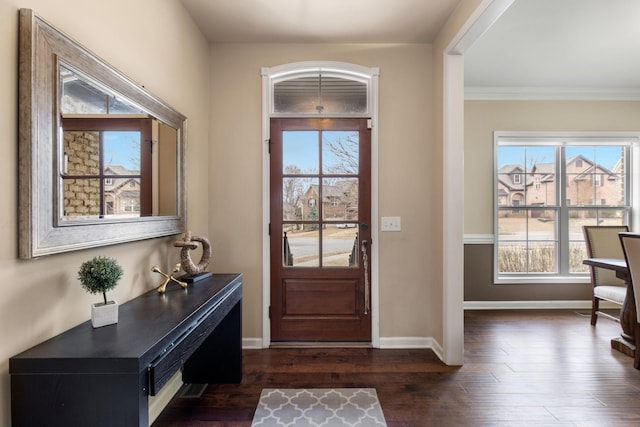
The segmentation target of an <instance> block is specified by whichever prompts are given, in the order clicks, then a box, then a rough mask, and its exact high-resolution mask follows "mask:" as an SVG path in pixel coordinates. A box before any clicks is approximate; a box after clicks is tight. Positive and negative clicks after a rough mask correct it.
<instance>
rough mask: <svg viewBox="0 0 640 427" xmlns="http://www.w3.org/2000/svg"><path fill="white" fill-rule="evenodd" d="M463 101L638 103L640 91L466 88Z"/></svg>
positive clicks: (554, 88) (498, 87) (633, 89)
mask: <svg viewBox="0 0 640 427" xmlns="http://www.w3.org/2000/svg"><path fill="white" fill-rule="evenodd" d="M464 99H465V101H511V100H520V101H640V89H638V88H627V89H625V88H621V89H598V88H569V87H557V88H556V87H524V86H523V87H506V86H505V87H501V86H466V87H465V88H464Z"/></svg>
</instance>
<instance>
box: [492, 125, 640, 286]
mask: <svg viewBox="0 0 640 427" xmlns="http://www.w3.org/2000/svg"><path fill="white" fill-rule="evenodd" d="M637 141H638V136H637V135H629V136H626V135H625V136H616V135H608V136H603V135H601V134H598V138H594V136H592V135H586V134H561V135H548V134H546V133H545V134H541V133H536V132H517V133H511V132H509V133H507V132H496V133H495V134H494V143H495V159H496V165H495V181H494V182H495V192H494V194H495V199H494V206H495V209H494V211H495V228H494V229H495V230H496V232H495V246H494V263H495V268H494V271H495V277H494V279H495V282H496V283H522V282H528V283H544V282H545V280H553V281H554V282H558V283H561V282H562V281H563V279H566V281H567V282H570V281H571V280H573V281H574V282H575V280H576V278H582V277H585V278H586V277H588V269H587V268H586V266H584V265H582V260H583V259H584V258H585V257H586V248H585V245H584V238H583V234H582V226H583V225H596V224H600V225H622V224H627V225H630V224H629V223H630V218H631V211H632V197H631V194H632V193H631V191H632V188H631V185H630V182H631V181H630V180H631V178H630V177H631V165H632V162H631V155H632V145H633V144H634V143H635V142H637ZM516 176H520V177H521V179H520V180H519V181H516V179H515V177H516ZM604 181H607V185H603V182H604Z"/></svg>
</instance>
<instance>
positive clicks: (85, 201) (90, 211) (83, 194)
mask: <svg viewBox="0 0 640 427" xmlns="http://www.w3.org/2000/svg"><path fill="white" fill-rule="evenodd" d="M62 192H63V200H64V213H63V216H65V217H80V216H82V217H88V216H91V217H97V216H98V215H100V180H99V179H63V180H62Z"/></svg>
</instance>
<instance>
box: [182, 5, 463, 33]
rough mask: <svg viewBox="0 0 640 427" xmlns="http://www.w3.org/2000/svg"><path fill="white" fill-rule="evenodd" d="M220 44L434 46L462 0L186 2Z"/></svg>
mask: <svg viewBox="0 0 640 427" xmlns="http://www.w3.org/2000/svg"><path fill="white" fill-rule="evenodd" d="M182 3H183V4H184V6H185V7H186V9H187V11H188V12H189V14H190V15H191V16H193V19H194V20H195V21H196V23H197V24H198V26H199V27H200V29H201V30H202V32H203V33H204V34H205V36H206V37H207V39H208V40H209V41H210V42H214V43H431V42H432V41H433V39H434V37H435V36H436V34H437V33H438V31H439V30H440V28H441V26H442V23H443V22H445V21H446V19H447V17H448V16H449V15H450V14H451V12H452V11H453V9H454V8H455V6H456V5H457V4H458V3H459V0H182Z"/></svg>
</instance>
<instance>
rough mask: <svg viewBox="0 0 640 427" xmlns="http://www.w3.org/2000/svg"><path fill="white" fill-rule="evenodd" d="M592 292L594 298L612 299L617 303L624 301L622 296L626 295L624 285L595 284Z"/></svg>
mask: <svg viewBox="0 0 640 427" xmlns="http://www.w3.org/2000/svg"><path fill="white" fill-rule="evenodd" d="M593 294H594V295H595V296H596V298H600V299H606V300H607V301H613V302H616V303H618V304H622V303H624V298H625V296H626V295H627V287H626V286H596V287H595V288H593Z"/></svg>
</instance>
